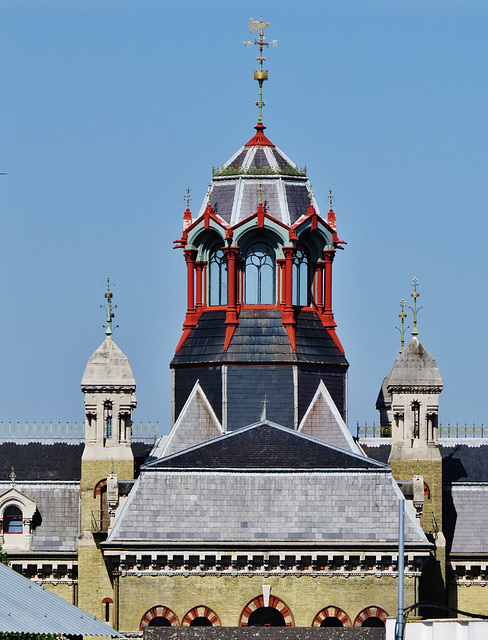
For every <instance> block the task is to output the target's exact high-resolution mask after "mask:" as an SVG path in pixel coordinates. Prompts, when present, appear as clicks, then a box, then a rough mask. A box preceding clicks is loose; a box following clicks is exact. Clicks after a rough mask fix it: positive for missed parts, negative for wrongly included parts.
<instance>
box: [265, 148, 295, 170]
mask: <svg viewBox="0 0 488 640" xmlns="http://www.w3.org/2000/svg"><path fill="white" fill-rule="evenodd" d="M271 152H272V154H273V156H274V158H275V160H276V162H277V163H278V166H279V167H281V168H282V169H283V168H284V167H289V168H294V167H293V165H291V164H290V163H289V162H288V161H287V160H286V159H285V158H284V157H283V156H282V155H281V153H280V152H279V150H278V149H272V150H271Z"/></svg>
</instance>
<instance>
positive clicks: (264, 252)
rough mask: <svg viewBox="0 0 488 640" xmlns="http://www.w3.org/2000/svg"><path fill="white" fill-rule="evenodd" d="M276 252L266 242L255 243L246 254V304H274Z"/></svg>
mask: <svg viewBox="0 0 488 640" xmlns="http://www.w3.org/2000/svg"><path fill="white" fill-rule="evenodd" d="M275 270H276V259H275V252H274V249H273V247H271V245H269V244H267V243H266V242H255V243H254V244H252V245H251V246H250V248H249V250H248V251H247V254H246V263H245V287H246V291H245V301H246V304H274V303H275V300H276V294H275V288H276V287H275V280H276V278H275Z"/></svg>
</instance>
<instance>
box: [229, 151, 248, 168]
mask: <svg viewBox="0 0 488 640" xmlns="http://www.w3.org/2000/svg"><path fill="white" fill-rule="evenodd" d="M248 152H249V150H248V149H244V151H241V153H240V154H239V155H238V156H237V157H236V158H235V160H233V161H232V162H231V163H230V165H229V166H230V167H235V168H238V167H241V166H242V164H243V162H244V158H245V157H246V155H247V154H248Z"/></svg>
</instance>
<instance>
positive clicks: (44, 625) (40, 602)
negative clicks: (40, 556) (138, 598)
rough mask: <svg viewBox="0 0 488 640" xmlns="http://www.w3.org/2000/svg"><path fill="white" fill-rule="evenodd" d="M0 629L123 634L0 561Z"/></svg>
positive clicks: (4, 630)
mask: <svg viewBox="0 0 488 640" xmlns="http://www.w3.org/2000/svg"><path fill="white" fill-rule="evenodd" d="M0 632H11V633H16V632H18V633H56V634H59V633H61V634H63V635H76V636H81V635H83V636H117V637H123V636H122V635H121V634H120V633H118V631H115V630H114V629H112V627H109V626H108V625H107V624H105V623H104V622H102V621H101V620H98V618H95V617H93V616H92V615H90V614H88V613H86V612H85V611H82V610H81V609H78V607H75V606H74V605H73V604H70V603H69V602H66V600H63V599H62V598H60V597H59V596H57V595H55V594H54V593H52V592H51V591H47V590H46V589H43V588H42V587H41V586H40V585H38V584H36V583H35V582H32V581H31V580H29V579H28V578H24V576H21V575H20V574H19V573H16V572H15V571H13V570H12V569H10V568H9V567H6V566H5V565H3V564H0Z"/></svg>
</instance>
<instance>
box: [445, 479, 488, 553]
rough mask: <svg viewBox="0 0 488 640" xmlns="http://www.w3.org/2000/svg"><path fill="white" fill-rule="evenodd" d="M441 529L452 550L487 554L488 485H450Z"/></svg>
mask: <svg viewBox="0 0 488 640" xmlns="http://www.w3.org/2000/svg"><path fill="white" fill-rule="evenodd" d="M444 522H445V525H444V529H445V530H446V538H447V542H448V544H449V543H450V545H451V550H450V551H451V553H461V554H463V553H469V554H472V553H484V554H486V553H487V550H488V485H487V484H464V483H461V484H453V485H452V486H451V487H450V488H449V490H448V491H447V492H446V493H445V494H444Z"/></svg>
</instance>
